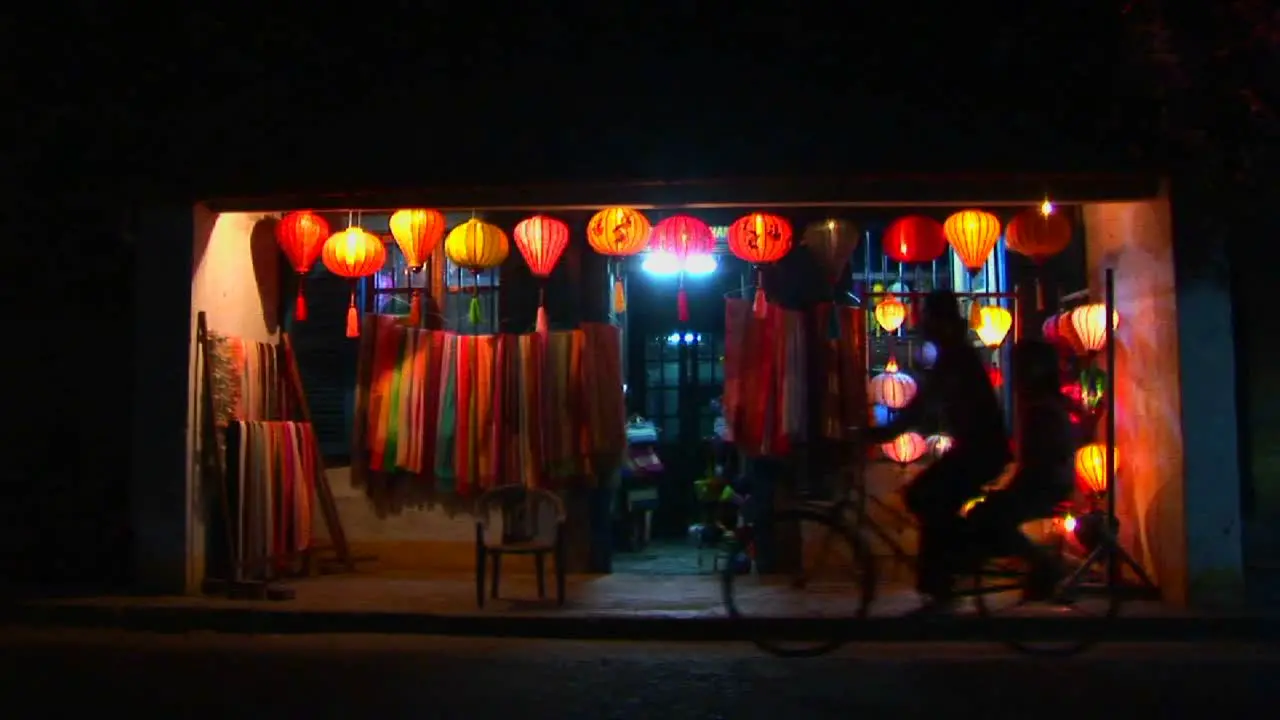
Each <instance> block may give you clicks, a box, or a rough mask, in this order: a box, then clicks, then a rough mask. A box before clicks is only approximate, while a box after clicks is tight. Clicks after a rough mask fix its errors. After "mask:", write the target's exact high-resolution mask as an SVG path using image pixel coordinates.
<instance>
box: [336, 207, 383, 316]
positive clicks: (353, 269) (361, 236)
mask: <svg viewBox="0 0 1280 720" xmlns="http://www.w3.org/2000/svg"><path fill="white" fill-rule="evenodd" d="M321 260H323V261H324V266H325V267H326V268H328V269H329V272H331V273H333V274H334V275H337V276H339V277H344V278H347V279H349V280H351V281H352V282H351V302H350V304H349V305H347V337H349V338H353V337H359V336H360V314H359V312H357V311H356V288H355V281H356V280H358V279H360V278H363V277H368V276H370V275H372V274H374V273H376V272H378V271H379V270H381V269H382V266H383V265H384V264H385V263H386V262H387V248H386V246H384V245H383V244H382V240H380V239H378V237H377V236H375V235H371V234H369V233H367V232H365V231H364V230H363V229H362V228H358V227H349V228H347V229H346V230H343V231H342V232H338V233H334V234H333V235H332V236H331V237H330V238H329V239H328V240H326V241H325V243H324V251H323V252H322V253H321Z"/></svg>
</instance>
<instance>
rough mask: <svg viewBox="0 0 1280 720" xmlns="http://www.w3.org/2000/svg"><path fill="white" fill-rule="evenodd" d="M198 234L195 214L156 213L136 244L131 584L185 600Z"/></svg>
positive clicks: (143, 224)
mask: <svg viewBox="0 0 1280 720" xmlns="http://www.w3.org/2000/svg"><path fill="white" fill-rule="evenodd" d="M206 214H207V213H206ZM210 222H212V220H210ZM192 229H193V218H192V209H191V208H190V207H185V206H176V207H175V206H168V207H157V208H150V209H148V210H147V211H146V212H145V213H144V215H143V216H142V217H141V218H140V232H139V234H138V238H137V253H138V254H137V258H136V262H137V267H136V271H135V274H134V277H135V280H134V283H135V284H134V293H135V296H136V301H135V303H134V327H133V345H134V363H133V368H134V378H133V380H134V387H135V390H134V395H133V407H132V412H133V418H132V421H133V442H132V445H133V466H132V475H131V479H130V482H131V484H132V485H131V488H130V497H131V501H132V502H131V508H130V514H131V525H132V529H133V545H134V547H133V582H134V586H135V588H136V589H137V590H138V591H140V592H144V593H154V594H176V593H182V592H184V591H186V590H188V589H189V588H190V587H191V586H192V583H194V582H195V581H194V580H193V579H191V578H189V577H188V559H189V549H188V548H189V543H188V520H189V518H188V507H189V502H188V494H187V488H188V479H187V470H188V462H187V422H188V392H189V388H188V386H187V385H188V383H187V380H188V371H187V369H188V363H189V362H190V347H191V340H190V337H189V333H190V328H191V278H192V270H193V242H192Z"/></svg>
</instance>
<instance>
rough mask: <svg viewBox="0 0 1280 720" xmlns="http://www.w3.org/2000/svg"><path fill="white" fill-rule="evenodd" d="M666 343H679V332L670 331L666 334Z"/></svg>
mask: <svg viewBox="0 0 1280 720" xmlns="http://www.w3.org/2000/svg"><path fill="white" fill-rule="evenodd" d="M667 344H668V345H679V344H680V333H671V334H670V335H668V336H667Z"/></svg>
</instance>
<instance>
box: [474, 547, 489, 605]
mask: <svg viewBox="0 0 1280 720" xmlns="http://www.w3.org/2000/svg"><path fill="white" fill-rule="evenodd" d="M486 559H487V558H486V557H485V552H484V546H483V545H477V546H476V607H484V571H485V560H486Z"/></svg>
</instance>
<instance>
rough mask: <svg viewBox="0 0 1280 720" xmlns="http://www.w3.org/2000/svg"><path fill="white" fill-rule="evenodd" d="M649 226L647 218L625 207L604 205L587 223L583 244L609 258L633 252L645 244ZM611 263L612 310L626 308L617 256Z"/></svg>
mask: <svg viewBox="0 0 1280 720" xmlns="http://www.w3.org/2000/svg"><path fill="white" fill-rule="evenodd" d="M651 232H652V228H651V227H650V225H649V219H648V218H646V217H645V216H644V215H642V214H641V213H640V212H639V211H637V210H632V209H631V208H626V207H612V208H605V209H604V210H601V211H600V212H598V213H596V214H595V215H592V216H591V220H590V221H589V222H588V223H587V244H588V245H590V246H591V249H593V250H595V251H596V252H598V253H600V254H601V255H605V256H607V257H611V258H623V257H628V256H631V255H635V254H637V253H639V252H641V251H642V250H644V249H645V247H647V246H648V245H649V235H650V233H651ZM612 263H613V265H614V267H613V277H614V281H613V311H614V312H615V313H620V312H626V310H627V298H626V293H625V291H624V290H623V287H622V273H621V269H620V267H619V262H618V261H617V260H613V261H612Z"/></svg>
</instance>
